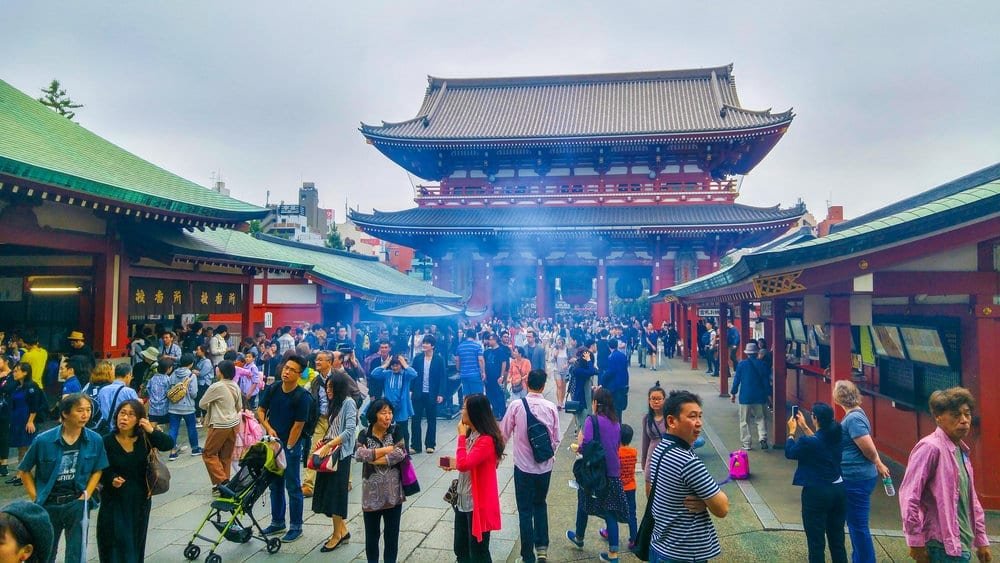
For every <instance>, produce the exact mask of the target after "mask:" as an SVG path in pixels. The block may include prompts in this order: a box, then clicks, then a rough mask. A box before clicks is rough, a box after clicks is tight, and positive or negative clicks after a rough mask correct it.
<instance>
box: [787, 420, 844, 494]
mask: <svg viewBox="0 0 1000 563" xmlns="http://www.w3.org/2000/svg"><path fill="white" fill-rule="evenodd" d="M829 438H830V439H828V436H827V432H826V431H825V430H817V431H816V433H815V434H814V435H812V436H802V437H801V438H799V439H798V440H796V439H794V438H788V440H787V441H785V457H786V458H788V459H797V460H798V461H799V465H798V467H796V468H795V475H794V476H793V477H792V484H793V485H797V486H799V487H822V486H826V485H832V484H835V483H839V482H841V481H842V479H841V475H840V457H841V454H842V453H843V451H844V447H843V446H842V445H841V443H840V437H839V436H837V438H836V439H832V437H829Z"/></svg>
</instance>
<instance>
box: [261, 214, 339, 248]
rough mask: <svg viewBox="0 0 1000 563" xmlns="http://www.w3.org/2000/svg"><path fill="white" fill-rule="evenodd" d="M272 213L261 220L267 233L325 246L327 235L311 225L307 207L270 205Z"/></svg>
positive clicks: (263, 229)
mask: <svg viewBox="0 0 1000 563" xmlns="http://www.w3.org/2000/svg"><path fill="white" fill-rule="evenodd" d="M268 209H269V210H270V211H271V213H270V214H269V215H268V217H267V218H265V219H264V220H263V221H261V230H262V231H263V232H265V233H267V234H270V235H274V236H277V237H281V238H283V239H288V240H292V241H296V242H304V243H306V244H312V245H316V246H323V244H324V242H325V241H326V235H325V233H324V234H320V233H317V232H316V231H314V230H313V229H311V228H310V227H309V222H308V219H307V215H306V208H305V206H302V205H285V204H279V205H273V204H272V205H268Z"/></svg>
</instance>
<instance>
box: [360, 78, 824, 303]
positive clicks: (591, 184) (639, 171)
mask: <svg viewBox="0 0 1000 563" xmlns="http://www.w3.org/2000/svg"><path fill="white" fill-rule="evenodd" d="M428 82H429V84H428V88H427V91H426V94H425V96H424V100H423V104H422V106H421V108H420V110H419V112H418V114H417V116H416V117H414V118H413V119H409V120H407V121H402V122H398V123H385V122H384V123H383V124H382V125H365V124H362V126H361V133H362V134H363V135H364V136H365V138H366V140H367V142H368V143H369V144H372V145H374V146H375V147H376V148H377V149H378V150H379V151H381V152H382V153H383V154H385V155H386V156H387V157H389V158H390V159H391V160H392V161H394V162H396V163H397V164H399V165H400V166H401V167H403V168H404V169H405V170H406V171H407V172H409V173H411V174H414V175H416V176H418V177H420V178H422V179H423V180H426V181H427V182H428V183H427V184H424V185H418V186H417V187H416V189H415V198H414V199H415V202H416V205H417V206H416V207H414V208H411V209H406V210H403V211H391V212H387V211H379V210H375V211H374V212H373V213H370V214H369V213H361V212H359V211H352V212H351V213H350V218H351V220H352V221H354V222H355V223H356V224H357V225H358V226H359V227H360V228H361V229H363V230H364V231H365V232H367V233H370V234H371V235H372V236H375V237H378V238H380V239H383V240H386V241H390V242H394V243H398V244H402V245H404V246H408V247H412V248H414V249H416V250H417V251H418V252H420V253H423V254H425V255H428V256H429V257H430V258H431V259H433V261H434V272H433V283H434V284H435V285H436V286H438V287H440V288H442V289H445V290H447V291H450V292H453V293H457V294H459V295H461V296H463V297H464V298H465V299H466V300H467V305H468V308H469V310H483V309H485V310H486V314H496V315H502V316H507V315H512V316H517V315H522V314H523V315H535V314H537V315H538V316H543V317H551V316H553V315H554V313H556V312H557V311H559V310H565V309H567V308H586V307H591V308H593V309H595V312H596V313H597V314H598V315H599V316H606V315H608V313H609V305H610V297H611V292H612V291H613V292H614V295H616V296H617V297H618V298H620V299H635V298H638V297H640V296H641V295H643V294H644V293H645V292H650V293H655V292H656V291H658V290H660V289H663V288H667V287H670V286H672V285H674V284H676V283H680V282H684V281H687V280H690V279H694V278H696V277H698V276H701V275H704V274H706V273H709V272H712V271H715V270H716V269H718V267H719V260H720V257H721V256H723V255H724V254H725V253H726V252H728V251H729V250H731V249H733V248H741V247H751V246H758V245H760V244H762V243H764V242H767V241H768V240H770V239H772V238H774V237H776V236H778V235H780V234H781V233H783V232H785V231H787V230H788V229H789V227H790V226H792V225H794V224H795V223H796V222H797V221H798V220H799V219H800V218H801V217H802V215H803V214H804V213H805V208H804V206H802V205H801V204H800V205H796V206H794V207H791V208H789V209H781V208H779V207H778V206H775V207H751V206H747V205H741V204H738V203H736V199H737V198H738V197H739V195H740V183H741V179H742V175H744V174H747V173H749V172H750V171H751V170H752V169H753V168H754V167H755V166H756V165H757V164H758V163H759V162H760V161H761V160H762V159H763V158H764V156H765V155H767V153H768V152H769V151H770V150H771V149H772V148H773V147H774V145H775V144H776V143H777V142H778V140H779V139H781V136H782V135H783V134H784V133H785V131H786V130H787V129H788V126H789V125H790V124H791V122H792V119H793V114H792V112H791V111H790V110H789V111H786V112H781V113H772V112H771V111H770V110H766V111H753V110H749V109H745V108H743V107H742V105H741V104H740V101H739V98H738V97H737V94H736V86H735V81H734V78H733V74H732V67H731V66H722V67H716V68H705V69H694V70H672V71H657V72H634V73H618V74H593V75H575V76H539V77H518V78H471V79H451V78H436V77H431V78H429V79H428ZM672 313H673V311H672V310H671V307H670V306H668V305H659V306H657V307H656V308H654V319H655V320H656V321H657V322H658V321H660V320H665V319H667V318H672V317H673V315H672Z"/></svg>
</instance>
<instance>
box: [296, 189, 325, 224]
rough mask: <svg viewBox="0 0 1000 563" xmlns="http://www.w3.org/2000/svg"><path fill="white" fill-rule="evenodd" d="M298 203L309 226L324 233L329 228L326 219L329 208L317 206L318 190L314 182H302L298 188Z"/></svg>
mask: <svg viewBox="0 0 1000 563" xmlns="http://www.w3.org/2000/svg"><path fill="white" fill-rule="evenodd" d="M299 205H301V206H302V207H303V209H304V210H305V217H306V224H307V225H308V226H309V228H310V229H311V230H313V231H314V232H316V233H319V234H321V235H326V233H327V232H328V231H329V230H330V223H329V222H328V221H327V217H328V216H329V215H330V213H328V211H330V210H327V209H323V208H322V207H320V206H319V191H318V190H317V189H316V184H315V183H314V182H302V187H301V188H299Z"/></svg>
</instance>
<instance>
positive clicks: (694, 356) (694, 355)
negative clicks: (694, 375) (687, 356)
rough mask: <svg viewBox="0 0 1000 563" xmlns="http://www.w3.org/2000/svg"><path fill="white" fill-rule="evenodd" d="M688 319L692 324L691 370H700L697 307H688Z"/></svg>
mask: <svg viewBox="0 0 1000 563" xmlns="http://www.w3.org/2000/svg"><path fill="white" fill-rule="evenodd" d="M687 317H688V321H689V322H690V323H691V346H690V348H691V369H698V309H697V306H696V305H688V306H687Z"/></svg>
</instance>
